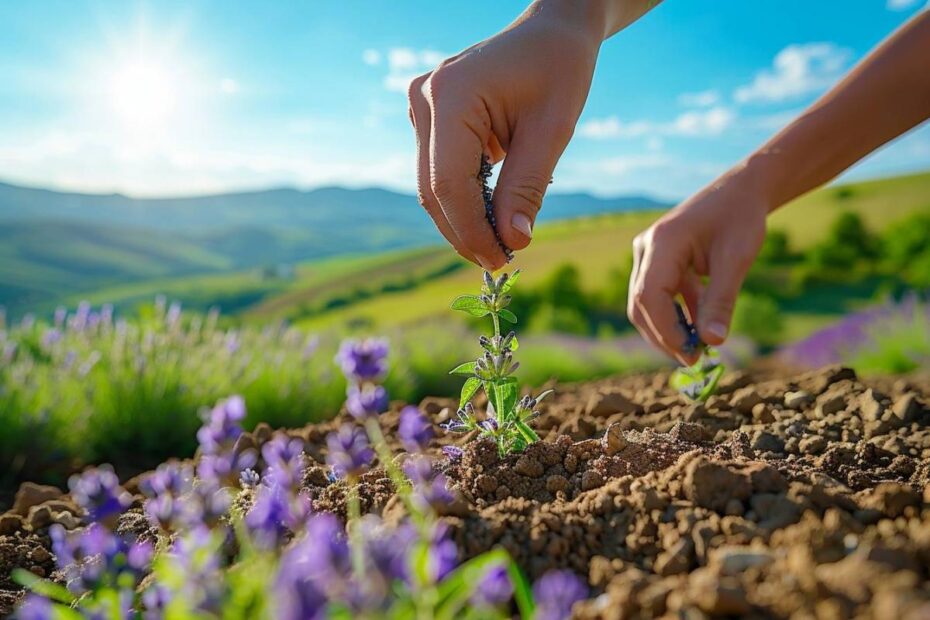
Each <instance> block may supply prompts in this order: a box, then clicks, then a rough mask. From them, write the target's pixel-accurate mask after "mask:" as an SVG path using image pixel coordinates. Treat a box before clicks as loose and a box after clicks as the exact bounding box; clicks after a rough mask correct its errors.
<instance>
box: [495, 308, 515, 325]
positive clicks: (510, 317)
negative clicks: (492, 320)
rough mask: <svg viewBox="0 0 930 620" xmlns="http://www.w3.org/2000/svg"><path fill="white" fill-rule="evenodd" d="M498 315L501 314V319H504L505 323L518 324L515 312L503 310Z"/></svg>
mask: <svg viewBox="0 0 930 620" xmlns="http://www.w3.org/2000/svg"><path fill="white" fill-rule="evenodd" d="M498 314H499V315H500V317H501V318H502V319H504V320H505V321H508V322H510V323H516V322H517V315H515V314H514V313H513V312H511V311H510V310H508V309H507V308H503V309H502V310H501V311H500V312H498Z"/></svg>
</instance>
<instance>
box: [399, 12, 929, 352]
mask: <svg viewBox="0 0 930 620" xmlns="http://www.w3.org/2000/svg"><path fill="white" fill-rule="evenodd" d="M655 4H657V2H655V1H654V0H540V1H538V2H534V3H533V4H532V5H530V7H529V8H528V9H527V10H526V11H525V12H524V13H523V14H522V15H521V16H520V17H519V18H518V19H517V20H516V21H515V22H514V23H513V24H511V25H510V26H508V27H507V28H506V29H505V30H503V31H502V32H500V33H499V34H497V35H495V36H493V37H491V38H490V39H488V40H486V41H483V42H481V43H479V44H477V45H475V46H473V47H471V48H468V49H467V50H465V51H463V52H462V53H460V54H458V55H457V56H454V57H452V58H450V59H448V60H446V61H444V62H443V63H441V64H440V66H439V67H438V68H437V69H436V70H434V71H432V72H430V73H428V74H425V75H423V76H420V77H419V78H417V79H416V80H414V81H413V82H412V84H411V86H410V92H409V99H410V117H411V121H412V123H413V125H414V130H415V132H416V136H417V153H418V156H417V159H418V174H417V178H418V193H419V198H420V202H421V204H422V205H423V206H424V208H425V209H426V210H427V212H429V214H430V216H431V217H432V218H433V221H434V222H435V223H436V226H437V227H438V228H439V230H440V231H441V232H442V234H443V235H444V236H445V237H446V239H447V240H448V241H449V243H451V244H452V246H453V247H454V248H455V249H456V251H458V252H459V254H461V255H462V256H464V257H465V258H467V259H468V260H471V261H473V262H475V263H477V264H479V265H481V266H482V267H484V268H485V269H488V270H489V271H493V270H494V269H497V268H500V267H502V266H503V265H504V264H505V262H506V259H505V257H504V255H503V253H502V252H501V250H500V248H499V245H498V243H497V239H496V237H495V235H494V231H493V230H492V229H491V227H490V225H489V224H488V223H487V221H486V219H485V216H484V207H483V202H482V200H481V185H480V183H479V182H478V180H477V177H476V173H477V171H478V168H479V165H480V158H481V155H482V153H485V154H486V155H488V157H489V158H490V159H491V161H493V162H497V161H500V160H501V159H503V160H504V164H503V166H502V169H501V174H500V178H499V180H498V183H497V187H496V188H495V190H494V209H495V216H496V219H497V222H498V224H497V226H498V230H497V233H498V234H499V235H500V238H501V240H502V241H503V242H504V243H505V244H506V245H507V246H508V247H510V248H511V249H514V250H519V249H522V248H524V247H526V246H527V245H528V244H529V243H530V241H531V238H532V226H533V222H535V218H536V214H537V213H538V212H539V209H540V207H541V205H542V200H543V196H544V195H545V191H546V188H547V186H548V184H549V182H550V180H551V178H552V171H553V169H554V168H555V165H556V163H557V162H558V159H559V157H560V156H561V154H562V152H563V151H564V149H565V147H566V145H567V144H568V142H569V140H570V139H571V136H572V133H573V131H574V128H575V124H576V123H577V121H578V117H579V116H580V115H581V111H582V109H583V107H584V103H585V99H586V98H587V95H588V89H589V87H590V84H591V77H592V75H593V71H594V65H595V62H596V59H597V54H598V50H599V49H600V44H601V43H602V42H603V41H604V40H606V39H607V38H608V37H610V36H612V35H613V34H614V33H616V32H618V31H620V30H622V29H623V28H624V27H626V26H627V25H629V24H630V23H632V22H633V21H635V20H636V19H638V18H639V17H641V16H642V15H643V14H645V13H646V12H647V11H648V10H649V9H651V8H652V7H653V6H654V5H655ZM928 76H930V11H923V12H921V13H920V14H918V15H917V16H915V17H914V18H913V19H911V20H910V21H909V22H908V23H907V24H905V25H904V26H902V27H901V28H899V29H898V30H897V31H896V32H895V33H893V34H892V35H891V36H890V37H888V39H886V40H885V41H884V42H883V43H882V44H881V45H880V46H879V47H878V48H876V49H875V50H874V51H872V52H871V53H870V54H869V55H868V56H867V57H866V58H865V59H864V60H862V61H861V62H860V63H859V64H858V65H857V66H856V67H855V68H854V69H853V70H852V71H851V72H850V73H849V74H848V75H847V76H846V77H845V78H844V79H843V80H842V81H841V82H840V83H839V84H837V85H836V86H835V87H834V88H833V89H831V90H830V91H829V92H828V93H826V94H825V95H824V96H823V97H821V98H820V99H819V100H818V101H817V102H815V103H814V104H813V105H811V106H810V107H809V108H808V109H807V110H806V111H804V112H803V113H802V114H801V115H800V116H799V117H798V118H797V119H796V120H795V121H794V122H792V123H791V124H790V125H788V126H787V127H786V128H785V129H783V130H782V131H781V132H779V133H778V134H777V135H775V136H774V137H773V138H772V139H770V140H769V141H768V142H767V143H765V144H764V145H763V146H761V147H760V148H759V149H758V150H756V151H755V152H754V153H752V154H751V155H750V156H749V157H747V158H746V159H745V160H744V161H742V162H740V163H739V164H737V165H736V166H734V167H733V168H732V169H730V170H729V171H728V172H726V173H725V174H723V175H722V176H721V177H719V178H718V179H716V180H715V181H713V182H712V183H711V184H709V185H708V186H707V187H705V188H704V189H702V190H701V191H699V192H698V193H697V194H695V195H694V196H692V197H691V198H689V199H688V200H686V201H684V202H683V203H681V204H680V205H678V206H677V207H675V208H674V209H672V210H670V211H669V212H668V213H666V214H665V215H664V216H663V217H662V218H660V219H659V220H658V221H657V222H656V223H655V224H653V225H652V226H651V227H650V228H649V229H647V230H646V231H644V232H643V233H642V234H640V235H639V236H638V237H637V238H636V239H635V241H634V242H633V254H634V266H633V272H632V275H631V281H630V296H629V301H628V306H627V313H628V314H629V317H630V320H631V321H632V322H633V324H634V325H635V326H636V328H637V329H638V330H639V332H640V333H641V334H642V335H643V337H645V338H646V339H647V340H648V341H649V342H651V343H652V344H653V345H655V346H656V347H658V348H659V349H661V350H663V351H665V352H666V353H668V354H669V355H671V356H673V357H675V358H676V359H678V360H679V361H680V362H682V363H685V364H690V363H693V362H694V361H695V357H694V356H693V355H692V356H689V355H686V354H685V353H683V352H682V350H681V346H682V345H683V344H684V334H683V332H682V330H681V327H680V326H679V325H678V321H677V318H676V314H675V309H674V300H675V299H676V298H678V297H680V298H681V299H683V300H684V302H685V305H686V307H687V309H688V314H689V315H690V318H691V319H692V320H693V321H694V323H695V325H696V326H697V329H698V333H699V334H700V336H701V339H702V340H703V341H704V342H706V343H707V344H711V345H718V344H721V343H722V342H723V341H724V340H725V339H726V336H727V333H728V332H729V326H730V321H731V318H732V314H733V307H734V304H735V302H736V297H737V295H738V293H739V289H740V287H741V286H742V283H743V280H744V279H745V277H746V273H747V272H748V270H749V267H750V266H751V265H752V262H753V260H754V259H755V257H756V255H757V254H758V252H759V249H760V248H761V246H762V241H763V239H764V237H765V220H766V216H767V215H768V214H769V213H770V212H771V211H773V210H775V209H777V208H778V207H780V206H782V205H784V204H785V203H787V202H789V201H791V200H792V199H794V198H796V197H798V196H800V195H802V194H804V193H806V192H808V191H810V190H812V189H814V188H816V187H818V186H820V185H822V184H823V183H826V182H827V181H829V180H831V179H833V178H834V177H836V176H837V175H838V174H840V173H841V172H843V171H844V170H846V169H847V168H849V167H850V166H851V165H853V164H854V163H856V162H857V161H859V160H860V159H862V158H863V157H865V156H866V155H868V154H869V153H871V152H872V151H874V150H875V149H877V148H879V147H880V146H882V145H883V144H885V143H887V142H888V141H890V140H892V139H894V138H896V137H898V136H900V135H901V134H903V133H904V132H906V131H908V130H909V129H911V128H913V127H915V126H917V125H919V124H920V123H922V122H923V121H925V120H927V119H928V118H930V77H928Z"/></svg>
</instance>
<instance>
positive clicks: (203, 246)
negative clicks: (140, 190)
mask: <svg viewBox="0 0 930 620" xmlns="http://www.w3.org/2000/svg"><path fill="white" fill-rule="evenodd" d="M665 206H667V205H664V204H662V203H660V202H657V201H654V200H651V199H649V198H645V197H618V198H597V197H594V196H591V195H588V194H554V195H552V196H549V197H547V198H546V202H545V207H544V209H543V210H542V212H541V214H540V221H546V220H556V219H566V218H571V217H577V216H581V215H592V214H598V213H605V212H615V211H630V210H641V209H657V208H662V207H665ZM440 241H441V237H440V236H439V234H438V233H437V232H436V230H435V228H434V227H433V224H432V222H431V221H430V219H429V217H428V216H427V215H426V214H425V213H424V212H423V210H422V209H421V208H420V207H419V205H417V203H416V199H415V198H414V197H413V196H411V195H407V194H402V193H398V192H392V191H388V190H384V189H379V188H369V189H346V188H341V187H322V188H318V189H313V190H309V191H301V190H297V189H291V188H277V189H269V190H263V191H253V192H237V193H229V194H218V195H210V196H194V197H179V198H133V197H129V196H124V195H121V194H79V193H68V192H58V191H52V190H47V189H38V188H28V187H19V186H16V185H9V184H5V183H0V305H6V306H8V307H10V308H11V309H15V308H21V307H27V306H29V305H31V304H40V305H41V304H47V303H52V301H53V300H55V299H58V298H60V297H61V296H62V295H64V294H74V293H76V292H81V291H85V290H92V289H94V288H96V287H99V286H103V285H108V284H117V283H124V282H125V283H129V282H135V281H140V280H143V279H149V278H159V277H166V276H173V275H182V274H189V273H201V272H202V273H211V272H213V273H216V272H223V271H230V270H236V269H244V268H250V267H257V266H266V265H274V264H280V263H295V262H299V261H307V260H313V259H318V258H322V257H327V256H335V255H339V254H358V253H371V252H379V251H383V250H389V249H396V248H404V247H415V246H422V245H429V244H432V243H438V242H440Z"/></svg>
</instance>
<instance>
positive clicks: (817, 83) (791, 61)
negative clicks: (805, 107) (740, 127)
mask: <svg viewBox="0 0 930 620" xmlns="http://www.w3.org/2000/svg"><path fill="white" fill-rule="evenodd" d="M851 55H852V54H851V52H850V50H848V49H845V48H841V47H838V46H837V45H834V44H833V43H806V44H795V45H789V46H788V47H786V48H785V49H783V50H781V51H780V52H778V54H776V55H775V59H774V61H773V63H772V68H771V69H765V70H762V71H760V72H759V73H757V74H756V77H755V78H754V79H753V81H752V82H751V83H750V84H747V85H746V86H741V87H739V88H737V89H736V91H735V92H734V93H733V98H734V99H736V101H737V102H739V103H748V102H750V101H785V100H787V99H793V98H796V97H801V96H803V95H808V94H810V93H814V92H817V91H820V90H823V89H825V88H827V87H828V86H830V85H832V84H833V83H834V82H835V81H836V80H837V79H838V78H839V77H840V75H841V74H842V71H843V69H844V68H845V67H846V65H847V63H848V61H849V59H850V56H851Z"/></svg>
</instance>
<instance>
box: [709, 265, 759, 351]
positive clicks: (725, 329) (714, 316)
mask: <svg viewBox="0 0 930 620" xmlns="http://www.w3.org/2000/svg"><path fill="white" fill-rule="evenodd" d="M751 263H752V259H751V258H749V259H747V258H745V257H744V256H742V253H741V252H734V251H729V252H728V251H725V250H724V251H719V252H717V253H716V254H715V255H714V256H712V257H711V260H710V274H709V275H710V282H709V283H708V285H707V289H706V292H705V294H704V298H703V299H702V300H701V303H700V306H699V308H698V334H699V335H700V337H701V340H702V341H703V342H705V343H707V344H711V345H718V344H722V343H723V341H724V340H726V338H727V334H728V333H729V331H730V322H731V320H732V319H733V308H734V307H735V306H736V297H737V296H738V295H739V291H740V287H742V285H743V279H744V278H745V277H746V272H747V271H749V266H750V265H751Z"/></svg>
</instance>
